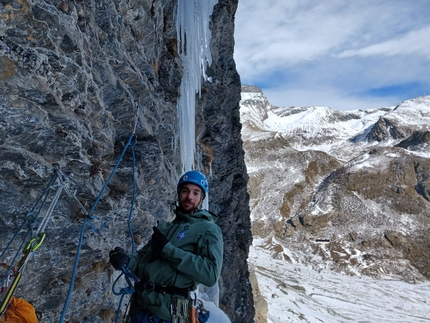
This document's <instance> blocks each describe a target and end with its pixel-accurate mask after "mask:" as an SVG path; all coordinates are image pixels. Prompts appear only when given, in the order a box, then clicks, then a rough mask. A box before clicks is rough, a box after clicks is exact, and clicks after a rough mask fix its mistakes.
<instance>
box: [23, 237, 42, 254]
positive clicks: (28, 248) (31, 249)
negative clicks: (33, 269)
mask: <svg viewBox="0 0 430 323" xmlns="http://www.w3.org/2000/svg"><path fill="white" fill-rule="evenodd" d="M45 236H46V233H45V232H42V233H39V234H38V235H37V237H33V238H31V239H30V241H29V242H27V244H26V245H25V247H24V249H23V251H22V252H23V253H26V252H35V251H36V250H37V249H38V248H39V247H40V246H41V245H42V243H43V240H44V239H45ZM33 243H35V244H34V245H33Z"/></svg>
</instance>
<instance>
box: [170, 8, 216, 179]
mask: <svg viewBox="0 0 430 323" xmlns="http://www.w3.org/2000/svg"><path fill="white" fill-rule="evenodd" d="M217 2H218V0H178V10H177V16H176V30H177V33H178V51H179V55H180V57H181V61H182V67H183V70H184V75H183V78H182V83H181V88H180V97H179V100H178V105H177V108H178V117H179V139H180V151H181V161H182V168H183V171H188V170H191V169H194V167H195V164H194V163H195V145H196V142H195V141H196V140H195V138H196V134H195V132H196V131H195V129H196V127H195V106H196V95H197V94H199V96H200V90H201V81H202V79H204V80H207V79H208V77H207V75H206V67H207V66H209V65H210V64H211V63H212V57H211V52H210V38H211V33H210V30H209V18H210V16H211V15H212V11H213V7H214V5H215V4H216V3H217Z"/></svg>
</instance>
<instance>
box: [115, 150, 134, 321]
mask: <svg viewBox="0 0 430 323" xmlns="http://www.w3.org/2000/svg"><path fill="white" fill-rule="evenodd" d="M131 152H132V155H133V172H132V174H133V196H132V199H131V206H130V212H129V214H128V230H129V233H130V238H131V256H130V261H131V259H133V256H134V250H135V242H134V235H133V229H132V227H131V219H132V217H133V210H134V203H135V200H136V176H135V173H136V155H135V151H134V144H133V145H132V146H131ZM130 261H129V263H128V264H127V266H123V267H122V273H121V274H120V275H119V276H118V277H117V278H116V279H115V281H114V283H113V284H112V293H113V294H114V295H117V296H119V295H121V298H120V301H119V304H118V309H117V311H116V316H115V323H116V322H117V321H118V318H119V314H120V312H121V306H122V301H123V299H124V296H125V295H127V294H133V293H134V284H133V283H132V282H131V279H132V280H133V281H134V282H138V281H139V279H138V278H137V277H136V275H135V274H134V273H133V272H131V271H130V270H129V269H128V268H127V267H128V265H129V264H130ZM122 275H124V277H125V280H126V282H127V285H128V286H127V287H124V288H122V289H121V290H120V292H116V291H115V286H116V284H117V282H118V281H119V279H120V278H121V276H122Z"/></svg>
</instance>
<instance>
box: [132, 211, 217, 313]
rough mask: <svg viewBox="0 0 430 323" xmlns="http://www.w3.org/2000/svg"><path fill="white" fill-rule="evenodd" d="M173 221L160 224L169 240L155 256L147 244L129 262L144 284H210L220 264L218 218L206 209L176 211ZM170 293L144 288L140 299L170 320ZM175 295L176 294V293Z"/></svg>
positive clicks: (213, 282)
mask: <svg viewBox="0 0 430 323" xmlns="http://www.w3.org/2000/svg"><path fill="white" fill-rule="evenodd" d="M175 213H176V218H175V219H174V220H173V221H172V222H166V223H162V224H160V225H159V226H158V229H159V230H160V231H161V232H162V233H163V234H164V235H165V236H166V238H167V240H169V242H168V243H167V244H166V245H165V246H164V248H163V250H162V256H161V257H158V256H156V255H155V254H154V253H153V252H152V249H151V244H150V243H147V244H146V245H145V246H144V247H143V248H142V249H141V250H139V251H138V252H137V255H136V256H135V257H133V259H132V261H131V262H130V264H129V266H128V267H129V269H130V270H131V271H133V272H134V273H135V274H136V275H137V276H138V277H139V279H140V280H141V281H142V282H144V283H154V284H157V285H163V286H173V287H178V288H190V290H194V289H196V288H197V285H198V284H203V285H205V286H208V287H210V286H213V285H215V283H216V282H217V280H218V278H219V276H220V274H221V267H222V258H223V239H222V233H221V229H220V228H219V226H218V225H216V224H215V222H216V220H217V217H216V216H215V215H214V214H213V213H210V212H208V211H206V210H200V211H196V212H194V213H193V214H187V213H182V212H181V211H179V210H176V211H175ZM173 297H174V296H173V295H171V294H163V293H158V292H156V291H151V290H144V291H143V292H142V294H141V300H142V301H143V302H144V304H146V306H147V307H148V310H150V311H151V312H152V313H153V314H155V315H156V316H158V317H159V318H162V319H163V320H167V321H170V320H171V317H170V304H171V302H172V300H173ZM175 297H178V296H175Z"/></svg>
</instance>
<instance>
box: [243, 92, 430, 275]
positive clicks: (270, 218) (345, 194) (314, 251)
mask: <svg viewBox="0 0 430 323" xmlns="http://www.w3.org/2000/svg"><path fill="white" fill-rule="evenodd" d="M240 106H241V122H242V138H243V141H244V149H245V161H246V165H247V169H248V174H249V182H248V191H249V194H250V207H251V220H252V223H253V224H252V226H253V235H254V238H256V239H260V238H261V239H263V241H264V242H262V245H260V246H263V245H264V248H267V249H270V250H272V251H273V256H274V257H276V258H277V259H278V258H279V257H281V258H284V259H285V260H288V261H294V262H297V263H304V264H307V265H310V266H313V267H315V268H320V269H329V270H332V271H335V272H342V273H346V274H350V275H358V276H361V275H365V276H371V277H376V278H384V279H400V280H405V281H426V280H429V279H430V261H429V258H430V257H429V256H430V247H429V246H430V239H429V238H428V237H427V234H426V232H428V230H429V229H430V211H428V210H429V206H430V200H429V192H430V179H429V178H430V175H429V174H430V154H429V153H428V152H427V147H428V131H429V130H430V122H429V120H430V96H424V97H418V98H414V99H411V100H407V101H404V102H402V103H400V104H398V105H397V106H395V107H388V108H381V109H374V110H370V111H361V110H354V111H333V110H331V109H330V108H327V107H287V108H280V107H276V106H272V105H271V104H270V103H269V101H268V100H267V98H265V97H264V94H263V92H262V91H261V89H258V88H256V87H248V86H243V87H242V100H241V102H240ZM261 239H260V240H258V241H261ZM273 241H276V242H273ZM272 242H273V243H272ZM279 244H280V245H282V248H279V247H276V246H277V245H279ZM276 250H278V251H276ZM280 250H288V252H285V251H280Z"/></svg>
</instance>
